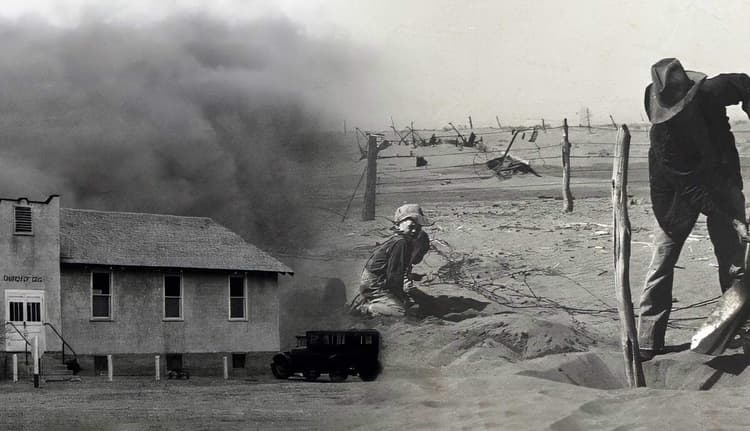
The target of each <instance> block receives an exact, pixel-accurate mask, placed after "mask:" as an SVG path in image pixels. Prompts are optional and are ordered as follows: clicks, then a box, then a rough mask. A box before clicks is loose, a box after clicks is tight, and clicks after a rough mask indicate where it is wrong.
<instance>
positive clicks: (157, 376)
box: [154, 355, 161, 382]
mask: <svg viewBox="0 0 750 431" xmlns="http://www.w3.org/2000/svg"><path fill="white" fill-rule="evenodd" d="M160 359H161V358H160V355H156V356H154V378H155V380H156V381H157V382H158V381H159V380H160V379H161V364H160V363H159V362H160Z"/></svg>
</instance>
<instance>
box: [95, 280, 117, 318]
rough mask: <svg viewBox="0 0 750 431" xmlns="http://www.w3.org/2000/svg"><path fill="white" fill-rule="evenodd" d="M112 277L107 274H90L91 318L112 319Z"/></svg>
mask: <svg viewBox="0 0 750 431" xmlns="http://www.w3.org/2000/svg"><path fill="white" fill-rule="evenodd" d="M111 281H112V276H111V275H110V273H109V272H92V273H91V318H93V319H111V318H112V283H111Z"/></svg>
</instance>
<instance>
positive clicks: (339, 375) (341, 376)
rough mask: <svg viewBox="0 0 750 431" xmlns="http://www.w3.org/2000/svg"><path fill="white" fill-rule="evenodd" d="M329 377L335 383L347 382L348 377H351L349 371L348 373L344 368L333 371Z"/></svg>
mask: <svg viewBox="0 0 750 431" xmlns="http://www.w3.org/2000/svg"><path fill="white" fill-rule="evenodd" d="M328 377H330V379H331V381H332V382H334V383H339V382H343V381H344V380H346V378H347V377H349V371H347V370H346V369H344V368H339V369H336V370H331V371H330V372H329V373H328Z"/></svg>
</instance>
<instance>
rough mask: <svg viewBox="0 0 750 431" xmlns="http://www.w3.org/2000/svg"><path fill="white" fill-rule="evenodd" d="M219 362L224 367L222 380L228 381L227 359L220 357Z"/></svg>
mask: <svg viewBox="0 0 750 431" xmlns="http://www.w3.org/2000/svg"><path fill="white" fill-rule="evenodd" d="M221 362H222V363H223V365H224V380H228V379H229V365H228V364H227V357H226V356H222V357H221Z"/></svg>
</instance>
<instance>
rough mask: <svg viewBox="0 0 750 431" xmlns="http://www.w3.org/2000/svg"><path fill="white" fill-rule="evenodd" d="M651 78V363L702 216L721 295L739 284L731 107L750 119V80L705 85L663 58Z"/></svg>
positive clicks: (645, 321)
mask: <svg viewBox="0 0 750 431" xmlns="http://www.w3.org/2000/svg"><path fill="white" fill-rule="evenodd" d="M651 78H652V83H651V84H650V85H648V87H646V94H645V101H644V102H645V108H646V113H647V114H648V118H649V120H650V121H651V123H652V126H651V130H650V133H649V138H650V142H651V146H650V148H649V180H650V185H651V203H652V207H653V211H654V216H655V217H656V222H657V223H656V225H655V227H654V249H653V250H654V251H653V256H652V259H651V264H650V267H649V270H648V273H647V275H646V282H645V285H644V288H643V292H642V294H641V298H640V317H639V322H638V341H639V347H640V349H641V357H642V359H645V360H648V359H650V358H652V357H653V356H654V355H655V354H659V353H660V352H663V351H664V349H665V342H664V338H665V333H666V329H667V321H668V319H669V313H670V310H671V307H672V284H673V279H674V265H675V264H676V263H677V259H678V258H679V256H680V251H681V250H682V246H683V244H684V243H685V240H686V239H687V237H688V235H689V234H690V231H691V230H692V229H693V226H694V225H695V222H696V220H697V218H698V215H699V214H701V213H702V214H705V215H706V223H707V226H708V232H709V235H710V237H711V242H712V243H713V245H714V252H715V254H716V258H717V261H718V264H719V284H720V286H721V290H722V292H724V291H726V290H727V289H728V288H729V287H730V286H731V285H732V283H733V282H735V281H737V280H740V279H741V277H742V274H743V271H744V268H743V267H744V259H743V244H742V241H747V240H748V234H747V225H746V219H745V200H744V196H743V194H742V176H741V174H740V161H739V156H738V154H737V148H736V147H735V142H734V136H733V135H732V132H731V130H730V125H729V119H728V118H727V112H726V106H729V105H734V104H737V103H740V102H742V109H743V110H744V111H745V112H746V113H747V112H750V77H748V76H747V75H746V74H721V75H718V76H716V77H713V78H710V79H707V78H706V75H705V74H703V73H699V72H692V71H686V70H685V69H683V67H682V65H681V64H680V62H679V60H677V59H675V58H665V59H662V60H659V61H658V62H657V63H655V64H654V65H653V66H652V67H651ZM749 115H750V114H749Z"/></svg>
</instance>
